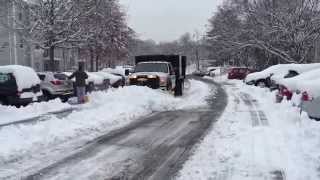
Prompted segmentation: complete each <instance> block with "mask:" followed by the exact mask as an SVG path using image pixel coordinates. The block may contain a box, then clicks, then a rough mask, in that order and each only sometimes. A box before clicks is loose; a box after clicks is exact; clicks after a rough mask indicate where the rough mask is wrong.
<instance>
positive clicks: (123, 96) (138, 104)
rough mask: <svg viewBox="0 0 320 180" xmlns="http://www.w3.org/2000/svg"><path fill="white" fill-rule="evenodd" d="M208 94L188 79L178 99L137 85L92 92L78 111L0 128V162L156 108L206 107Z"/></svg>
mask: <svg viewBox="0 0 320 180" xmlns="http://www.w3.org/2000/svg"><path fill="white" fill-rule="evenodd" d="M210 93H211V92H210V91H209V87H208V85H206V84H205V83H202V82H199V81H195V80H191V81H190V84H189V88H188V89H187V90H186V94H185V95H184V97H181V98H174V97H173V96H172V95H171V94H168V93H167V92H165V91H161V90H152V89H149V88H147V87H137V86H129V87H125V88H120V89H112V90H111V91H109V92H95V93H92V94H91V95H90V102H89V103H87V104H84V105H81V106H80V107H79V108H81V111H75V112H73V113H71V114H70V115H68V116H67V117H64V118H61V117H60V118H59V117H56V116H52V117H51V118H50V119H49V120H47V121H41V122H38V123H36V124H33V125H19V126H9V127H4V128H2V129H0V142H1V144H0V162H1V160H6V159H8V158H10V157H14V156H15V155H19V154H20V155H21V154H22V153H33V152H37V151H38V150H39V149H41V148H47V147H50V146H51V147H54V145H55V144H59V143H61V142H63V141H66V140H70V139H75V138H80V137H81V136H85V135H87V136H90V137H91V138H95V137H96V136H99V135H101V134H105V133H107V132H108V131H111V130H114V129H116V128H119V127H122V126H124V125H127V124H129V123H130V122H132V121H133V120H135V119H137V118H138V117H140V116H144V115H147V114H150V113H152V112H155V111H167V110H175V109H182V108H194V107H198V106H205V105H206V104H207V103H206V101H205V99H206V97H207V96H208V95H209V94H210ZM61 105H62V104H61ZM56 106H60V105H58V104H57V105H56ZM32 108H34V106H31V107H30V109H32ZM17 111H19V110H17ZM30 111H31V110H30ZM13 112H14V111H12V113H13ZM31 112H32V111H31ZM21 114H22V113H21ZM0 164H1V163H0Z"/></svg>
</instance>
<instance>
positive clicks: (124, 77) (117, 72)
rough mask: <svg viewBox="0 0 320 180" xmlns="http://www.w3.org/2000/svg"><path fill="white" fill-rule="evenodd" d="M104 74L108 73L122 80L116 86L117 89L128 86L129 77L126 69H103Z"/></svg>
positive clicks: (118, 67)
mask: <svg viewBox="0 0 320 180" xmlns="http://www.w3.org/2000/svg"><path fill="white" fill-rule="evenodd" d="M102 72H107V73H110V74H112V75H115V76H118V77H120V78H121V81H119V82H118V83H117V84H115V87H119V86H124V85H126V84H127V83H126V82H127V81H128V75H126V69H124V68H122V67H120V66H117V67H116V68H104V69H102Z"/></svg>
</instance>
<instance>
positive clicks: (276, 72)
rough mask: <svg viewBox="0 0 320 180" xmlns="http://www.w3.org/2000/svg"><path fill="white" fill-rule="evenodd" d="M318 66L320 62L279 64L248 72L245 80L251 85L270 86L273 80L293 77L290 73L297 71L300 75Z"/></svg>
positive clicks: (275, 82) (319, 66) (274, 81)
mask: <svg viewBox="0 0 320 180" xmlns="http://www.w3.org/2000/svg"><path fill="white" fill-rule="evenodd" d="M317 68H320V63H312V64H278V65H274V66H271V67H269V68H267V69H265V70H263V71H260V72H255V73H251V74H248V75H247V77H246V78H245V80H244V81H245V83H247V84H249V85H255V86H263V87H270V86H271V85H272V84H271V81H273V84H277V81H279V80H281V79H284V78H290V77H293V76H288V74H290V73H293V72H295V75H299V74H301V73H303V72H307V71H310V70H313V69H317Z"/></svg>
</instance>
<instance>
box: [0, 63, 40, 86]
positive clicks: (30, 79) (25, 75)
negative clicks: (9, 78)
mask: <svg viewBox="0 0 320 180" xmlns="http://www.w3.org/2000/svg"><path fill="white" fill-rule="evenodd" d="M0 72H2V73H13V74H14V76H15V78H16V82H17V86H18V91H22V89H26V88H30V87H32V86H35V85H37V84H40V79H39V77H38V76H37V74H36V72H35V71H34V70H33V69H32V68H30V67H26V66H20V65H8V66H0Z"/></svg>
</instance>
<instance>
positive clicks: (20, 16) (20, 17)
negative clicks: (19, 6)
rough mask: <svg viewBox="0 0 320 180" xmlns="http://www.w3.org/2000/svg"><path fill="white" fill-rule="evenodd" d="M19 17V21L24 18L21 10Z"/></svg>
mask: <svg viewBox="0 0 320 180" xmlns="http://www.w3.org/2000/svg"><path fill="white" fill-rule="evenodd" d="M18 19H19V21H21V20H22V13H21V12H19V14H18Z"/></svg>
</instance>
